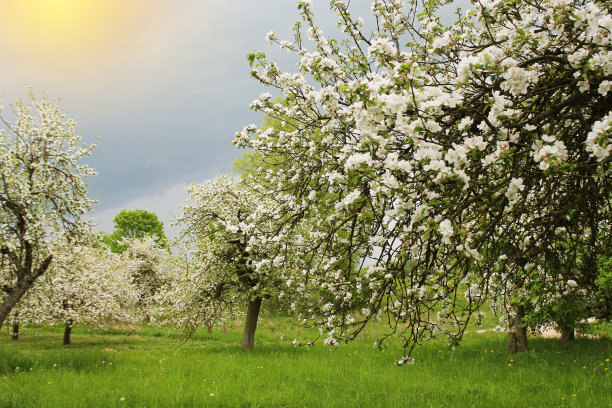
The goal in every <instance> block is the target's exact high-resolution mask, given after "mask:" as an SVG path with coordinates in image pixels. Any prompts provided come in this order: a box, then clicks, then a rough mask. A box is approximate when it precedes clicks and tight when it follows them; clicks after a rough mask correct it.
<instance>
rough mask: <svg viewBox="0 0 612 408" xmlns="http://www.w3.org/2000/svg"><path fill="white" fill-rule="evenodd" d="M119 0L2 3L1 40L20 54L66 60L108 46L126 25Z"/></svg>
mask: <svg viewBox="0 0 612 408" xmlns="http://www.w3.org/2000/svg"><path fill="white" fill-rule="evenodd" d="M125 3H128V4H129V2H121V1H119V0H2V1H1V2H0V30H1V33H2V37H3V38H2V40H3V41H4V42H5V43H7V44H10V46H11V48H13V49H16V50H18V51H20V52H21V53H24V52H25V53H34V54H37V55H39V56H41V55H47V56H49V55H53V56H56V57H66V56H71V55H77V54H79V53H82V52H87V51H88V50H91V49H92V48H95V47H100V46H104V45H108V44H109V43H110V42H112V41H113V40H116V39H117V36H118V35H119V31H120V30H119V28H120V26H121V25H122V24H121V22H122V21H123V22H125V18H123V16H125V10H124V9H125V8H126V6H123V4H125Z"/></svg>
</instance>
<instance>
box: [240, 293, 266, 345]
mask: <svg viewBox="0 0 612 408" xmlns="http://www.w3.org/2000/svg"><path fill="white" fill-rule="evenodd" d="M260 308H261V298H259V297H258V298H255V299H254V300H249V306H248V309H247V315H246V323H245V325H244V334H243V335H242V350H243V351H246V350H252V349H253V346H254V344H255V329H257V319H258V318H259V309H260Z"/></svg>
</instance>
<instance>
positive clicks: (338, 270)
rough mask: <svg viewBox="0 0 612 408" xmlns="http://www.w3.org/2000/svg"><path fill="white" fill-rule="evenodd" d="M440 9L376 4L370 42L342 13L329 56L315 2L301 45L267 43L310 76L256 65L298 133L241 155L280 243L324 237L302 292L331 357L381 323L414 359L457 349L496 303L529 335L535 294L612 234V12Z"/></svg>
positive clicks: (568, 1) (569, 0)
mask: <svg viewBox="0 0 612 408" xmlns="http://www.w3.org/2000/svg"><path fill="white" fill-rule="evenodd" d="M442 3H445V2H444V1H428V2H425V4H422V5H420V4H419V5H417V4H416V2H410V7H406V6H405V5H404V4H403V3H402V2H400V1H398V0H380V1H375V3H374V5H373V12H374V14H375V16H376V18H377V25H376V27H377V29H376V30H374V31H372V32H369V33H367V32H365V31H364V30H363V22H362V21H361V20H359V19H355V18H353V17H352V16H351V13H350V11H349V7H348V4H347V3H346V2H343V1H339V0H333V1H331V6H332V8H333V9H335V11H336V12H337V13H338V15H339V18H340V27H341V29H342V31H343V33H344V37H343V38H342V39H340V40H331V39H327V38H326V37H325V36H324V34H323V32H322V31H321V30H320V29H318V28H317V27H316V25H315V23H314V17H313V13H312V6H311V3H310V2H306V1H301V2H299V8H300V10H301V13H302V20H303V21H304V22H305V23H304V24H305V26H306V27H302V25H301V24H297V25H296V34H295V40H294V41H293V42H288V41H280V40H278V39H276V37H275V36H274V35H273V33H272V34H270V35H268V39H269V40H271V41H274V42H277V43H278V44H279V45H280V46H281V47H282V48H284V49H287V50H290V51H291V52H294V53H296V54H297V55H298V56H299V58H300V60H299V62H298V64H297V67H298V71H297V72H295V73H290V72H283V71H282V70H281V69H280V68H279V67H278V65H276V64H275V63H273V62H268V61H267V60H266V59H265V56H264V55H263V54H262V53H259V54H253V55H251V56H250V60H251V62H252V63H254V65H256V69H254V70H253V71H252V75H253V76H254V77H255V78H256V79H258V80H259V81H260V82H261V83H263V84H265V85H267V86H271V87H274V88H276V89H277V90H278V91H279V92H281V93H282V95H283V99H282V100H275V99H273V98H272V97H271V95H270V94H269V93H266V94H264V95H262V97H260V98H259V99H258V100H256V101H254V102H253V104H252V108H253V109H256V110H259V111H262V112H264V113H266V114H267V115H268V116H270V117H273V118H276V119H278V120H279V121H283V122H284V123H285V126H280V127H275V128H268V129H261V128H257V127H256V126H253V125H251V126H247V127H245V128H244V129H243V131H242V132H239V133H237V135H236V137H235V139H234V143H235V144H236V145H237V146H239V147H246V148H251V149H253V150H254V151H255V152H256V154H258V155H260V156H261V157H262V158H263V161H264V162H265V163H266V166H265V167H264V170H262V174H259V175H257V176H251V177H249V178H248V179H247V180H245V183H246V184H248V185H249V188H250V189H251V190H252V191H256V192H257V193H258V194H259V197H260V199H265V200H269V201H270V202H274V203H275V205H274V208H275V210H276V212H275V214H279V215H278V216H277V221H278V227H277V230H278V231H283V232H286V229H283V226H286V225H290V226H292V227H296V226H301V228H304V229H307V230H308V231H309V233H308V234H306V235H305V236H304V237H302V238H303V240H304V241H303V243H302V244H301V245H302V248H306V249H307V250H308V252H307V253H306V255H304V256H302V257H300V261H301V262H300V263H301V264H300V265H296V267H295V268H294V269H295V270H296V272H295V274H294V278H293V279H294V283H295V284H298V285H301V287H302V288H303V291H305V292H307V293H310V294H311V296H303V297H301V298H299V299H297V300H296V301H295V302H294V303H295V304H294V308H295V310H296V313H298V314H300V316H301V317H302V318H303V319H304V321H305V322H307V323H312V324H316V325H319V326H321V327H324V328H325V329H326V330H327V332H328V340H327V343H329V344H335V343H337V342H338V341H340V340H343V339H351V338H353V337H354V336H355V335H356V334H358V333H359V332H360V331H361V329H362V328H363V326H364V325H365V324H366V323H367V322H368V321H369V320H370V319H371V318H372V317H383V316H384V317H385V320H386V321H387V322H388V323H389V326H390V329H391V333H397V334H399V336H400V337H401V338H402V339H403V341H404V344H405V350H406V353H410V351H411V350H412V348H413V347H414V346H415V344H417V343H418V342H420V341H422V340H424V339H427V338H429V337H432V336H435V335H437V334H439V333H445V334H447V335H448V336H449V339H450V341H451V342H456V340H457V339H460V337H461V335H462V333H463V331H464V329H465V326H466V324H467V322H468V320H469V318H470V317H471V315H472V314H474V313H475V311H477V310H478V308H479V307H480V306H481V305H482V304H483V303H484V302H485V301H486V300H487V298H491V297H493V298H495V299H497V301H498V304H499V305H502V306H503V309H504V310H506V311H507V312H508V314H509V315H511V317H512V319H511V321H510V322H511V324H514V325H515V326H517V325H518V326H520V319H521V317H522V314H524V310H523V309H522V307H519V304H520V299H521V294H522V293H523V292H527V293H529V290H528V289H529V288H530V287H531V286H533V285H536V284H537V283H538V282H541V281H542V280H546V279H547V277H548V276H549V275H550V274H552V273H555V272H554V271H552V270H551V268H552V267H553V266H559V265H560V267H561V268H562V269H563V271H564V273H567V274H570V275H571V274H572V273H573V272H572V270H573V269H572V268H573V267H575V266H577V265H578V264H579V259H578V256H577V255H575V254H576V253H577V252H581V253H582V251H574V252H572V251H571V250H568V248H579V249H581V250H583V249H585V248H587V249H589V251H592V252H593V253H598V252H600V251H601V244H600V242H599V241H598V239H596V237H598V236H600V235H601V234H602V233H603V234H606V233H608V234H609V232H610V231H609V227H610V225H611V224H612V223H611V222H610V219H611V218H610V214H611V212H610V205H609V197H610V177H609V174H610V161H611V157H610V153H611V150H612V147H611V146H612V137H611V133H612V130H611V129H612V128H611V122H610V118H611V115H612V112H611V111H610V106H612V99H611V98H612V93H610V92H609V88H610V75H612V51H611V47H612V29H611V28H612V26H611V24H612V10H611V9H610V4H609V3H607V2H601V1H579V0H536V1H533V2H516V1H506V0H498V1H480V2H475V3H474V8H473V9H472V10H469V11H467V12H466V13H465V14H463V15H461V16H460V17H459V18H458V20H457V21H456V23H454V24H453V25H452V26H450V27H446V26H444V25H442V24H441V23H440V21H439V18H437V17H436V10H437V9H438V7H439V6H440V5H441V4H442ZM417 10H420V11H419V12H418V14H417ZM415 22H417V23H415ZM302 28H305V29H306V31H307V32H308V36H307V37H308V38H309V39H310V40H311V41H312V42H313V44H314V47H313V48H314V49H313V50H310V51H308V50H307V49H306V44H305V40H304V36H303V35H302ZM406 42H407V44H406ZM404 44H406V45H405V46H404V47H402V45H404ZM273 214H274V213H273ZM281 214H282V215H281ZM248 225H249V224H248V222H247V221H246V220H245V226H244V227H241V231H242V230H246V229H247V227H248ZM306 225H307V227H306ZM563 225H565V226H566V227H567V229H568V232H567V233H566V234H563V235H562V236H559V235H558V234H556V229H557V228H558V227H559V226H563ZM587 237H591V238H592V237H595V238H593V239H589V238H587ZM279 240H285V236H283V235H282V234H280V235H279ZM286 242H288V243H290V242H291V240H287V241H286ZM587 252H588V251H587ZM572 253H573V254H574V255H572ZM308 254H310V256H308ZM261 257H262V258H261V260H260V261H258V262H262V263H265V262H266V260H265V258H266V254H265V252H262V253H261ZM551 259H556V260H563V262H562V263H559V262H557V263H555V262H552V261H551ZM267 261H268V262H270V263H272V261H273V260H272V259H270V258H268V260H267ZM294 262H295V261H294ZM281 264H282V262H281ZM578 266H579V265H578ZM290 269H291V268H290ZM555 275H556V273H555ZM565 281H566V282H567V281H568V279H567V278H566V279H565ZM474 285H475V286H474ZM466 287H469V288H470V290H468V291H465V288H466ZM476 289H478V290H476ZM317 295H319V296H321V297H323V298H324V300H323V301H321V300H317ZM459 298H461V301H459ZM517 310H518V311H517Z"/></svg>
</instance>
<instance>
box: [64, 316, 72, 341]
mask: <svg viewBox="0 0 612 408" xmlns="http://www.w3.org/2000/svg"><path fill="white" fill-rule="evenodd" d="M70 332H72V321H69V322H67V323H66V327H65V328H64V346H67V345H69V344H70Z"/></svg>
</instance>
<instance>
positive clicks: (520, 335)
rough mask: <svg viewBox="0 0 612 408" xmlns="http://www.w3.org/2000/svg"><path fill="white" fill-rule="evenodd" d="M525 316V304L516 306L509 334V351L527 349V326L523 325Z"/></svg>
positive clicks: (514, 351)
mask: <svg viewBox="0 0 612 408" xmlns="http://www.w3.org/2000/svg"><path fill="white" fill-rule="evenodd" d="M523 317H525V309H524V308H523V306H516V313H515V315H514V320H513V321H512V326H511V331H510V333H509V334H508V352H509V353H516V352H519V351H525V350H527V328H526V327H525V326H523Z"/></svg>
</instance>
